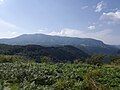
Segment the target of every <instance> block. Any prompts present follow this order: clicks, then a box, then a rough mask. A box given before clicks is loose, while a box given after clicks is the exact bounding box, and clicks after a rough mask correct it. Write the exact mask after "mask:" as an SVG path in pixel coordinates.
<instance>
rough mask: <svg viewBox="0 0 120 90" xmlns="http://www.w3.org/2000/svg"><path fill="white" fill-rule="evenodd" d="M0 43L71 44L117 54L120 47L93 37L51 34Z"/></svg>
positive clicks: (25, 36)
mask: <svg viewBox="0 0 120 90" xmlns="http://www.w3.org/2000/svg"><path fill="white" fill-rule="evenodd" d="M0 44H8V45H41V46H47V47H51V46H54V47H56V46H62V45H63V46H64V45H71V46H74V47H77V48H79V49H81V50H83V51H84V52H86V53H89V54H117V52H118V51H119V48H118V47H116V46H112V45H107V44H104V43H103V42H102V41H100V40H95V39H91V38H77V37H62V36H50V35H44V34H24V35H21V36H18V37H15V38H11V39H0Z"/></svg>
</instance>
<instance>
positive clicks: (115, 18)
mask: <svg viewBox="0 0 120 90" xmlns="http://www.w3.org/2000/svg"><path fill="white" fill-rule="evenodd" d="M100 20H105V21H111V22H120V11H116V12H108V13H103V14H102V16H101V17H100Z"/></svg>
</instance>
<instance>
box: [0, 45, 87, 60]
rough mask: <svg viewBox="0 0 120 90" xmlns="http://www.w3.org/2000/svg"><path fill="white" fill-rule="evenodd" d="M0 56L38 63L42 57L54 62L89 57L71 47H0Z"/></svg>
mask: <svg viewBox="0 0 120 90" xmlns="http://www.w3.org/2000/svg"><path fill="white" fill-rule="evenodd" d="M0 54H5V55H20V56H24V57H26V58H29V59H35V60H36V61H38V62H39V61H40V58H41V57H43V56H47V57H50V58H51V59H52V60H53V61H54V62H62V61H73V60H76V59H85V58H87V57H89V55H88V54H87V53H85V52H84V51H82V50H80V49H78V48H75V47H73V46H69V45H67V46H60V47H43V46H40V45H26V46H20V45H4V44H2V45H0Z"/></svg>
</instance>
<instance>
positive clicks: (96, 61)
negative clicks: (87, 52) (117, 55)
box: [86, 54, 105, 66]
mask: <svg viewBox="0 0 120 90" xmlns="http://www.w3.org/2000/svg"><path fill="white" fill-rule="evenodd" d="M104 57H105V55H101V54H98V55H92V56H91V57H90V58H88V59H87V60H86V61H87V63H88V64H93V65H97V66H99V65H102V64H103V60H104Z"/></svg>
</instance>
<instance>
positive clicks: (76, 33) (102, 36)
mask: <svg viewBox="0 0 120 90" xmlns="http://www.w3.org/2000/svg"><path fill="white" fill-rule="evenodd" d="M112 32H113V30H111V29H105V30H101V31H97V32H88V31H82V30H75V29H68V28H66V29H62V30H61V31H58V32H57V31H56V32H55V31H53V32H51V33H48V35H53V36H54V35H57V36H68V37H79V38H94V39H98V40H102V41H104V42H105V43H109V44H118V43H120V42H116V40H118V39H119V38H120V36H114V35H112ZM118 41H119V40H118Z"/></svg>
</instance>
